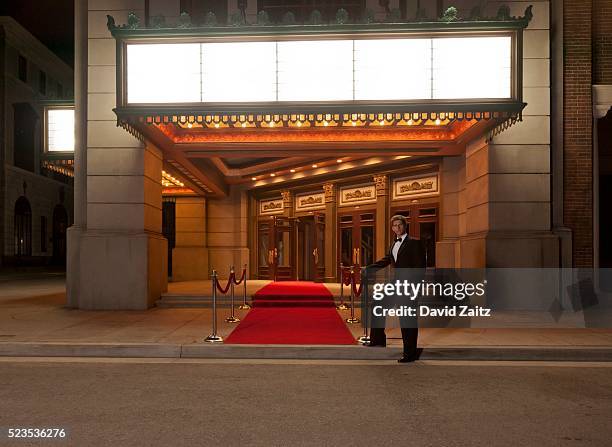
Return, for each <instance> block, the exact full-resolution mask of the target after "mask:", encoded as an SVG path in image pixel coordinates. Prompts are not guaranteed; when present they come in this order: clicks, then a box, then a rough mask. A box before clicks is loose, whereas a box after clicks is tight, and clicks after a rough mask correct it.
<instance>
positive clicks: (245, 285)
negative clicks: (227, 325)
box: [238, 264, 251, 310]
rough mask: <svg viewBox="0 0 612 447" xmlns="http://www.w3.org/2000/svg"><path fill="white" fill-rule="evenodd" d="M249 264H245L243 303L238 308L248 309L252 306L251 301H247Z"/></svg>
mask: <svg viewBox="0 0 612 447" xmlns="http://www.w3.org/2000/svg"><path fill="white" fill-rule="evenodd" d="M246 271H247V265H246V264H244V281H243V282H244V284H243V287H242V304H241V305H240V306H239V307H238V309H240V310H248V309H250V308H251V305H250V304H249V303H247V301H246V295H247V283H246V282H247V274H246Z"/></svg>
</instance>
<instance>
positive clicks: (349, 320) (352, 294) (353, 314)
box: [346, 266, 361, 324]
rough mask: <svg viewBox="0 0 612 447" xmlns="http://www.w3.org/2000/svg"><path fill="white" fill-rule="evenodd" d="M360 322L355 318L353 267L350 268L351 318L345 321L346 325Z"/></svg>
mask: <svg viewBox="0 0 612 447" xmlns="http://www.w3.org/2000/svg"><path fill="white" fill-rule="evenodd" d="M360 321H361V320H360V319H359V318H357V317H356V316H355V267H354V266H351V317H350V318H347V319H346V322H347V323H351V324H354V323H359V322H360Z"/></svg>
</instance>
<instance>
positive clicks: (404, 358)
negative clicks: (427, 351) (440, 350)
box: [397, 349, 423, 363]
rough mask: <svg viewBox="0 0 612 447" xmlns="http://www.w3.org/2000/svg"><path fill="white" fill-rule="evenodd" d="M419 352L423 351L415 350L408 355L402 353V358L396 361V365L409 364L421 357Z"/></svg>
mask: <svg viewBox="0 0 612 447" xmlns="http://www.w3.org/2000/svg"><path fill="white" fill-rule="evenodd" d="M421 352H423V349H417V350H416V352H413V353H410V354H407V353H404V355H403V356H402V358H401V359H398V360H397V363H411V362H414V361H415V360H418V359H419V357H420V356H421Z"/></svg>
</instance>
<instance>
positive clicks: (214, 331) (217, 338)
mask: <svg viewBox="0 0 612 447" xmlns="http://www.w3.org/2000/svg"><path fill="white" fill-rule="evenodd" d="M211 276H212V334H210V335H209V336H208V337H206V338H205V339H204V341H205V342H207V343H223V337H221V336H220V335H217V271H216V270H214V269H213V271H212V275H211Z"/></svg>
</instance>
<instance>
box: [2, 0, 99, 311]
mask: <svg viewBox="0 0 612 447" xmlns="http://www.w3.org/2000/svg"><path fill="white" fill-rule="evenodd" d="M87 13H88V11H87V0H75V2H74V125H75V130H74V224H73V225H72V226H71V227H70V228H68V231H67V236H66V237H67V241H66V243H67V246H66V299H67V303H66V304H67V306H68V307H72V308H76V307H78V306H79V298H78V297H79V284H80V282H79V277H80V274H79V269H80V256H79V253H80V242H81V234H82V233H83V231H85V229H86V228H87V28H88V26H87ZM2 103H3V104H4V102H2ZM3 172H4V170H3Z"/></svg>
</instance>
